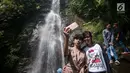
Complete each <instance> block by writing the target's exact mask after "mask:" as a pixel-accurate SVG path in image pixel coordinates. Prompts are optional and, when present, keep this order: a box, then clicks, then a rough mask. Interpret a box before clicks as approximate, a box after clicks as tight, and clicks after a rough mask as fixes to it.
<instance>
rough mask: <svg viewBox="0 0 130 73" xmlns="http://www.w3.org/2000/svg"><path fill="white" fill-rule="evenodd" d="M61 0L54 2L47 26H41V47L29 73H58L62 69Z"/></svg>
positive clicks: (46, 21)
mask: <svg viewBox="0 0 130 73" xmlns="http://www.w3.org/2000/svg"><path fill="white" fill-rule="evenodd" d="M59 4H60V1H59V0H53V1H52V8H51V10H50V12H49V13H48V14H47V16H46V18H45V24H44V25H42V26H40V28H39V29H38V30H39V35H38V36H39V40H40V41H39V47H38V49H37V53H36V58H35V60H34V62H33V64H32V69H31V70H30V71H28V73H56V70H57V69H58V68H59V67H62V65H63V63H64V60H63V40H62V35H61V33H62V32H61V31H62V27H63V25H61V18H60V16H59V9H60V7H59Z"/></svg>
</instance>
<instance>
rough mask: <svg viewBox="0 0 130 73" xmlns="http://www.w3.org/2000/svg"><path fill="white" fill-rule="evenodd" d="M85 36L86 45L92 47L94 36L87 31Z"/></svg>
mask: <svg viewBox="0 0 130 73" xmlns="http://www.w3.org/2000/svg"><path fill="white" fill-rule="evenodd" d="M83 36H84V42H85V43H86V45H87V46H91V45H92V34H91V32H89V31H85V32H84V33H83Z"/></svg>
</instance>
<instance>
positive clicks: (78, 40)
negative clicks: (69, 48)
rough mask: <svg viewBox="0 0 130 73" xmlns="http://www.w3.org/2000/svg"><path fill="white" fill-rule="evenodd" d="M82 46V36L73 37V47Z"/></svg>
mask: <svg viewBox="0 0 130 73" xmlns="http://www.w3.org/2000/svg"><path fill="white" fill-rule="evenodd" d="M81 44H82V36H81V35H80V34H76V35H75V36H74V37H73V45H76V46H81Z"/></svg>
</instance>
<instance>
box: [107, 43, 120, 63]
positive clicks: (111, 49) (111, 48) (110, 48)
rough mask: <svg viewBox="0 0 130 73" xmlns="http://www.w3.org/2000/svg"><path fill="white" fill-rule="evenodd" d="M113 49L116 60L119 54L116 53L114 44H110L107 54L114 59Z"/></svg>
mask: <svg viewBox="0 0 130 73" xmlns="http://www.w3.org/2000/svg"><path fill="white" fill-rule="evenodd" d="M111 51H112V52H113V54H114V58H115V60H117V59H118V56H117V54H116V50H115V48H114V47H113V46H112V45H110V46H109V47H108V48H107V55H108V58H109V60H112V56H111Z"/></svg>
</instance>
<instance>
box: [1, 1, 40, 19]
mask: <svg viewBox="0 0 130 73" xmlns="http://www.w3.org/2000/svg"><path fill="white" fill-rule="evenodd" d="M37 9H40V4H39V3H37V2H36V1H35V0H1V2H0V16H1V17H0V21H7V20H8V19H13V17H17V18H19V17H20V16H21V15H25V14H28V13H29V12H31V11H36V10H37Z"/></svg>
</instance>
